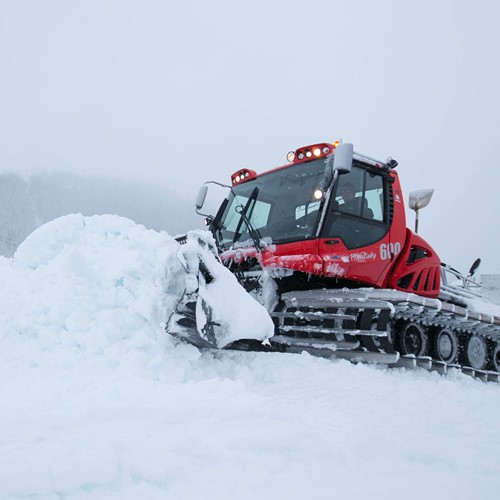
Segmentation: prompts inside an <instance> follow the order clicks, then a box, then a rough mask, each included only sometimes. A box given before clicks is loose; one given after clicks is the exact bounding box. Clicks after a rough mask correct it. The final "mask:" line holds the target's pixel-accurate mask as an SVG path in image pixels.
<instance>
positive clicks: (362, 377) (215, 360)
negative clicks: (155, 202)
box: [0, 215, 500, 500]
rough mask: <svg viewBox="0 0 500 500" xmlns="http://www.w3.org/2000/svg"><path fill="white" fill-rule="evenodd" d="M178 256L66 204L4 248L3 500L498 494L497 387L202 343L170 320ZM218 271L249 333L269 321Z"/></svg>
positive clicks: (139, 233) (142, 233)
mask: <svg viewBox="0 0 500 500" xmlns="http://www.w3.org/2000/svg"><path fill="white" fill-rule="evenodd" d="M186 251H187V252H188V254H189V247H186ZM178 252H179V245H178V244H177V242H175V240H174V239H173V238H171V237H170V236H168V235H167V234H165V233H156V232H154V231H147V230H146V229H144V228H143V227H141V226H138V225H136V224H134V223H133V222H131V221H128V220H125V219H121V218H118V217H114V216H102V217H91V218H84V217H82V216H79V215H74V216H68V217H65V218H63V219H59V220H57V221H54V222H53V223H50V224H48V225H46V226H44V227H42V228H40V229H39V230H37V231H36V232H35V233H34V234H33V235H32V236H30V238H28V240H26V241H25V242H24V244H23V245H22V246H21V247H20V248H19V251H18V253H17V254H16V256H15V258H14V259H12V260H9V259H0V276H1V278H2V280H1V287H0V317H1V323H0V401H1V402H2V411H1V412H0V429H1V432H0V498H2V499H3V498H6V499H25V498H31V499H33V498H35V499H44V500H45V499H51V500H52V499H57V498H65V499H66V500H81V499H85V500H87V499H99V500H100V499H105V500H109V499H110V500H113V499H117V500H118V499H135V498H148V499H156V498H157V499H165V498H176V499H190V500H191V499H207V498H217V499H233V498H241V499H253V498H264V499H267V498H269V499H271V498H272V499H274V498H287V499H292V500H293V499H303V498H313V499H331V498H349V499H370V500H377V499H388V498H389V499H391V498H400V497H401V496H403V497H404V498H405V499H409V500H413V499H415V500H416V499H420V498H422V497H429V498H454V499H464V500H465V499H476V498H477V499H480V498H496V496H497V494H498V490H499V488H500V477H499V475H498V470H497V454H498V449H499V447H500V431H499V425H498V422H499V421H500V386H499V385H498V384H485V383H482V382H480V381H477V380H473V379H470V378H468V377H466V376H464V375H462V374H460V373H458V372H457V373H453V372H452V373H451V374H449V375H448V376H447V377H441V376H439V375H437V374H436V373H428V372H425V371H421V370H415V371H408V372H407V371H405V370H404V369H397V370H389V369H386V368H380V367H378V368H376V367H371V366H364V365H358V366H355V365H351V364H349V363H348V362H345V361H329V360H324V359H320V358H313V357H311V356H309V355H307V354H302V355H287V354H278V353H275V354H264V353H240V352H224V351H215V350H212V351H205V352H200V351H199V350H198V349H196V348H194V347H193V346H190V345H186V344H182V343H180V342H179V341H177V340H175V339H173V338H171V337H169V336H168V335H166V334H165V332H164V330H163V323H164V321H165V319H166V317H167V316H168V314H169V313H171V312H172V311H173V308H174V307H175V304H176V302H177V301H178V300H179V298H180V294H181V293H182V291H183V286H184V285H183V284H182V282H183V280H185V275H186V273H185V269H184V267H183V266H182V264H181V261H180V260H179V259H178V258H177V254H178ZM219 276H220V277H219V279H220V280H223V281H224V287H226V288H227V290H226V291H227V296H228V301H227V304H228V305H230V306H231V308H232V309H235V310H233V311H232V312H231V314H235V316H238V318H239V319H238V325H239V328H248V327H250V328H251V329H252V330H259V329H265V325H264V326H263V325H262V324H260V323H261V319H260V318H259V317H257V316H254V311H252V307H251V306H248V308H247V307H245V304H242V306H241V307H240V308H237V307H235V306H234V303H235V302H239V301H240V300H242V299H241V297H240V298H238V299H237V300H236V301H235V302H232V301H231V300H233V299H232V298H231V297H232V296H234V297H238V293H239V292H236V291H235V290H236V289H235V288H234V287H233V284H232V283H233V281H231V280H229V278H228V279H227V280H226V278H224V276H225V273H224V272H221V273H220V275H219ZM219 284H221V283H220V282H219ZM217 294H220V295H218V297H217V301H216V302H217V304H218V307H219V306H220V305H221V304H222V298H223V295H224V294H223V293H222V290H221V289H218V290H217ZM229 298H231V300H229ZM248 311H250V312H248ZM237 312H238V314H236V313H237ZM235 316H233V318H234V317H235ZM242 318H246V321H245V322H244V321H243V319H242ZM226 319H227V321H228V322H229V323H231V322H232V321H233V319H231V315H230V314H228V315H227V316H226Z"/></svg>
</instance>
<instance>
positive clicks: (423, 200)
mask: <svg viewBox="0 0 500 500" xmlns="http://www.w3.org/2000/svg"><path fill="white" fill-rule="evenodd" d="M433 194H434V189H420V190H418V191H412V192H411V193H410V208H411V209H412V210H415V212H416V211H417V210H420V209H421V208H424V207H426V206H427V205H428V204H429V202H430V201H431V198H432V195H433Z"/></svg>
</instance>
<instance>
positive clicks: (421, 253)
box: [196, 142, 500, 378]
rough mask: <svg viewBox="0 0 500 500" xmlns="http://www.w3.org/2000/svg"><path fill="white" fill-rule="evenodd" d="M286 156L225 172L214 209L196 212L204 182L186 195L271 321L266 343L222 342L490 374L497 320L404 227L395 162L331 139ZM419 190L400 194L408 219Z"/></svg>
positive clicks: (418, 202) (426, 194) (423, 197)
mask: <svg viewBox="0 0 500 500" xmlns="http://www.w3.org/2000/svg"><path fill="white" fill-rule="evenodd" d="M287 159H288V163H287V164H286V165H283V166H281V167H279V168H275V169H273V170H269V171H267V172H264V173H261V174H257V173H256V172H255V171H253V170H250V169H241V170H239V171H237V172H235V173H234V174H233V175H232V177H231V181H232V185H231V186H227V188H228V195H227V197H226V198H225V199H224V201H223V202H222V204H221V205H220V208H219V209H218V211H217V213H216V214H213V215H208V214H206V213H202V211H203V212H204V209H203V207H204V204H205V200H206V197H207V191H208V187H209V185H210V184H211V183H210V182H209V183H206V184H204V185H203V186H202V188H201V189H200V193H199V195H198V198H197V201H196V207H197V212H198V213H199V214H200V215H204V216H206V221H207V223H208V225H209V228H210V230H211V232H212V234H213V236H214V239H215V241H216V245H217V249H218V253H219V257H220V259H221V261H222V263H223V264H224V265H226V266H227V267H228V268H229V269H230V270H231V271H232V272H233V273H234V274H235V275H236V277H237V278H238V280H239V281H240V283H241V284H242V285H243V286H244V287H245V288H246V290H247V291H248V292H249V293H251V294H253V295H254V296H255V298H256V299H257V300H258V301H260V302H261V303H262V304H263V305H265V307H266V308H267V310H268V311H269V314H270V315H271V317H272V319H273V322H274V324H275V335H274V336H273V337H272V338H271V341H270V347H269V345H267V346H266V347H262V346H257V345H256V343H255V342H252V341H245V339H242V340H241V341H237V342H235V343H234V344H232V345H231V346H229V347H232V348H238V349H256V348H258V349H260V348H263V349H264V348H265V349H272V350H276V351H285V352H300V351H304V350H306V351H308V352H310V353H312V354H315V355H319V356H325V357H330V356H335V357H341V358H345V359H350V360H355V361H357V360H361V361H374V362H383V363H387V364H399V365H403V366H417V365H418V366H425V367H427V368H429V369H431V368H434V369H438V370H440V371H446V369H447V366H449V365H454V366H455V365H457V364H460V365H461V366H467V367H470V368H469V370H470V371H471V372H474V373H477V374H480V375H481V376H484V377H490V378H491V377H493V378H495V377H496V378H498V371H499V369H500V353H499V351H500V349H499V341H500V319H499V318H498V317H495V316H491V315H487V314H480V313H477V312H473V311H471V310H470V309H469V308H468V305H467V304H468V298H470V297H472V296H474V292H473V291H471V290H470V289H469V288H470V287H469V284H471V282H470V280H468V279H467V278H465V277H463V276H461V275H459V274H458V273H456V272H455V271H454V270H452V269H451V268H449V267H448V266H445V265H442V264H441V262H440V259H439V257H438V256H437V255H436V252H435V251H434V250H433V248H432V247H431V246H430V245H429V244H428V243H427V242H426V241H425V240H423V239H422V238H421V237H420V236H418V235H417V234H415V233H414V232H412V231H411V230H410V229H408V228H407V227H406V218H405V208H404V202H403V194H402V191H401V186H400V183H399V178H398V174H397V172H396V170H395V167H396V166H397V162H396V161H395V160H393V159H388V160H387V161H378V160H375V159H373V158H370V157H368V156H365V155H362V154H358V153H356V152H354V151H353V147H352V145H351V144H339V143H338V142H335V143H333V144H332V143H320V144H313V145H311V146H306V147H301V148H299V149H297V150H295V151H291V152H290V153H289V154H288V157H287ZM215 184H218V183H215ZM219 185H220V184H219ZM431 193H432V191H421V192H415V194H414V195H413V196H412V197H411V200H410V204H411V207H412V208H413V209H415V210H416V211H417V220H418V209H419V208H422V207H423V206H425V205H426V204H427V203H428V201H429V199H430V194H431ZM444 271H449V272H452V273H454V276H453V278H454V280H455V281H460V283H461V286H459V287H451V286H449V285H448V283H447V275H446V272H444ZM198 334H199V335H203V333H200V332H198ZM493 372H494V374H492V373H493Z"/></svg>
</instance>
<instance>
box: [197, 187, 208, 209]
mask: <svg viewBox="0 0 500 500" xmlns="http://www.w3.org/2000/svg"><path fill="white" fill-rule="evenodd" d="M207 191H208V186H207V185H206V184H203V186H201V188H200V190H199V191H198V196H197V197H196V201H195V205H196V213H197V214H198V215H203V214H200V212H199V211H200V210H201V209H202V208H203V204H204V203H205V200H206V198H207Z"/></svg>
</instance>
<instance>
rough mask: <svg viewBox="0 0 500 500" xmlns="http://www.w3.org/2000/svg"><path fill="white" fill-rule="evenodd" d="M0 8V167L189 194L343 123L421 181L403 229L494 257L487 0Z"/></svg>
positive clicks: (363, 143)
mask: <svg viewBox="0 0 500 500" xmlns="http://www.w3.org/2000/svg"><path fill="white" fill-rule="evenodd" d="M0 6H1V11H2V14H1V16H0V71H1V77H0V172H10V171H14V172H28V171H29V172H36V171H40V170H54V171H59V170H64V171H71V172H75V173H79V174H82V173H83V174H92V175H97V174H98V175H104V176H109V177H112V178H113V177H117V178H121V179H127V180H133V181H135V180H141V181H144V182H151V183H154V184H155V185H157V186H164V187H165V189H168V190H171V191H172V192H175V193H178V194H180V195H181V196H182V197H183V199H185V200H189V199H193V200H194V198H195V196H196V192H197V190H198V187H199V185H200V184H201V183H202V182H203V181H205V180H210V179H214V180H219V181H225V182H227V181H228V180H229V176H230V175H231V173H233V172H234V171H235V170H236V169H238V168H240V167H249V168H253V169H254V170H257V171H262V170H267V169H268V168H272V167H275V166H278V165H280V164H282V163H284V162H285V156H286V153H287V151H289V150H290V149H296V148H297V147H300V146H303V145H306V144H311V143H314V142H323V141H333V140H335V139H338V138H342V139H343V140H344V141H347V142H353V143H354V146H355V150H357V151H359V152H363V153H366V154H368V155H370V156H374V157H377V158H380V159H385V158H387V157H388V156H392V157H394V158H396V159H397V160H398V161H399V164H400V165H399V167H398V170H399V172H400V176H401V181H402V185H403V190H404V193H405V197H406V198H407V197H408V193H409V192H410V191H411V190H415V189H422V188H429V187H434V188H435V194H434V198H433V200H432V202H431V204H430V205H429V207H428V208H425V209H424V210H423V211H422V213H421V220H420V228H421V234H422V236H424V237H425V238H427V239H428V240H429V242H430V243H431V244H432V245H433V246H434V247H435V249H436V250H437V251H438V252H439V254H440V255H441V258H442V259H443V260H444V261H446V262H449V263H451V264H453V265H454V266H455V267H457V268H459V269H460V270H462V271H466V270H467V268H468V266H469V265H470V264H471V263H472V261H473V260H474V259H475V258H476V257H478V256H481V257H482V258H483V265H482V267H481V269H480V272H483V273H495V272H496V273H498V272H500V266H499V265H498V262H497V260H496V257H497V253H498V252H497V247H498V244H499V241H500V237H499V231H498V229H497V228H496V224H497V223H498V221H499V216H500V210H499V196H498V188H497V183H498V178H499V174H498V158H499V156H500V135H499V133H498V131H499V129H500V127H499V126H500V123H499V122H500V118H499V116H500V97H499V93H498V88H500V76H499V70H498V68H497V61H498V47H500V34H499V30H498V19H499V14H500V4H498V3H497V2H495V1H494V0H491V1H478V2H476V3H475V4H474V6H471V4H470V2H465V1H460V0H458V1H444V0H443V1H440V2H433V1H429V0H425V1H421V2H418V3H415V2H412V3H410V2H398V1H379V2H370V1H361V0H360V1H352V2H339V1H337V2H328V1H312V2H297V1H293V0H292V1H290V0H288V1H286V2H285V1H276V2H263V1H260V0H258V1H255V2H248V3H246V4H241V3H238V2H229V1H227V2H218V1H213V2H207V3H205V2H195V1H187V2H182V3H180V2H175V3H174V2H162V1H153V0H151V1H145V2H134V1H130V0H123V1H110V0H107V1H106V2H100V1H96V0H89V1H72V2H65V1H53V0H45V1H44V2H39V1H36V0H32V1H23V2H15V1H13V0H12V1H8V0H0ZM189 215H190V216H191V214H189ZM0 220H1V219H0ZM408 224H409V225H410V227H412V225H413V214H409V215H408Z"/></svg>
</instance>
